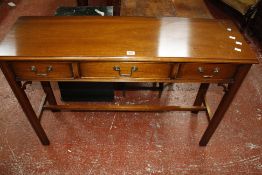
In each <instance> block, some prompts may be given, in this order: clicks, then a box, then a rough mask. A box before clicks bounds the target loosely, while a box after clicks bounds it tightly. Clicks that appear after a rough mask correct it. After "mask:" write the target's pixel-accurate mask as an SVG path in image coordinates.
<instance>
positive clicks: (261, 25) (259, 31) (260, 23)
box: [250, 1, 262, 43]
mask: <svg viewBox="0 0 262 175" xmlns="http://www.w3.org/2000/svg"><path fill="white" fill-rule="evenodd" d="M250 28H251V30H252V32H253V33H254V34H255V36H256V37H257V38H258V39H259V40H260V43H262V1H260V2H259V3H258V6H257V13H256V15H255V16H254V19H253V21H252V25H251V26H250Z"/></svg>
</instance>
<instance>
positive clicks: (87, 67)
mask: <svg viewBox="0 0 262 175" xmlns="http://www.w3.org/2000/svg"><path fill="white" fill-rule="evenodd" d="M171 67H172V66H171V64H168V63H141V62H85V63H80V65H79V68H80V75H81V78H142V79H143V78H144V79H148V78H150V79H168V78H169V75H170V71H171Z"/></svg>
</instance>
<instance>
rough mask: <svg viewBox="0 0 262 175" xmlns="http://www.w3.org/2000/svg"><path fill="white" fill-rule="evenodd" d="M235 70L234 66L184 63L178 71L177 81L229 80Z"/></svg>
mask: <svg viewBox="0 0 262 175" xmlns="http://www.w3.org/2000/svg"><path fill="white" fill-rule="evenodd" d="M236 69H237V65H235V64H199V63H184V64H181V65H180V67H179V70H178V74H177V77H176V78H177V79H187V80H200V81H201V80H210V79H211V80H213V79H214V80H230V79H232V78H233V76H234V74H235V72H236Z"/></svg>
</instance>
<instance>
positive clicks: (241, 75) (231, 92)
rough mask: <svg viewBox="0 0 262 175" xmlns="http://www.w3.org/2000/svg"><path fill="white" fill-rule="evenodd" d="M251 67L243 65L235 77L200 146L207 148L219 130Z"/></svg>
mask: <svg viewBox="0 0 262 175" xmlns="http://www.w3.org/2000/svg"><path fill="white" fill-rule="evenodd" d="M250 67H251V65H241V66H239V68H238V71H237V73H236V75H235V82H234V83H232V84H230V85H229V87H228V88H229V89H228V91H227V92H226V93H225V94H224V96H223V98H222V100H221V102H220V104H219V106H218V108H217V110H216V112H215V114H214V116H213V117H212V119H211V121H210V123H209V125H208V127H207V129H206V131H205V133H204V135H203V136H202V138H201V140H200V142H199V145H200V146H206V145H207V143H208V141H209V140H210V138H211V137H212V135H213V134H214V132H215V130H216V129H217V127H218V125H219V123H220V122H221V120H222V119H223V116H224V114H225V112H226V111H227V109H228V107H229V105H230V103H231V102H232V100H233V98H234V96H235V94H236V93H237V90H238V89H239V87H240V86H241V83H242V82H243V80H244V78H245V76H246V74H247V73H248V71H249V69H250Z"/></svg>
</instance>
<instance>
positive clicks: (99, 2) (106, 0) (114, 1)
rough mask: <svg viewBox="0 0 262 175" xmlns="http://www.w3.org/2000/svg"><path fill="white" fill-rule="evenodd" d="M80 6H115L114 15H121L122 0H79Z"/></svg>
mask: <svg viewBox="0 0 262 175" xmlns="http://www.w3.org/2000/svg"><path fill="white" fill-rule="evenodd" d="M77 4H78V6H114V16H119V15H120V8H121V0H77Z"/></svg>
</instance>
